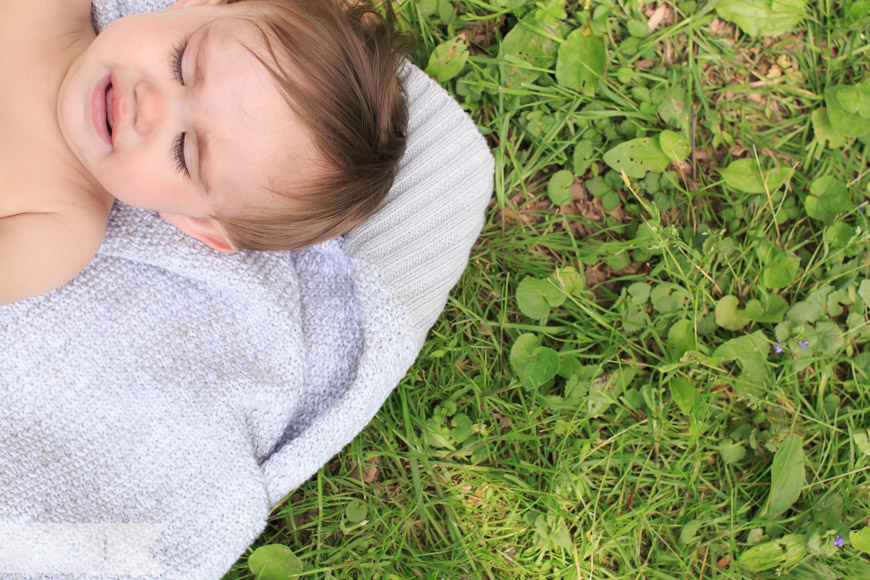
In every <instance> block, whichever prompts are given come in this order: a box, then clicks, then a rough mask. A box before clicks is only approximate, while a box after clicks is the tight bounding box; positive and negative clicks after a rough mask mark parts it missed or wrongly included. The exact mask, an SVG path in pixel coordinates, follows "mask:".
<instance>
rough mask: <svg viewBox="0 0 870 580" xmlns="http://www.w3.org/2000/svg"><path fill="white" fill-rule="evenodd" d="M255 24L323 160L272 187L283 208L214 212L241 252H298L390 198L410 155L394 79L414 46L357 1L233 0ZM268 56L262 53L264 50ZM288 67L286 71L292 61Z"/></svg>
mask: <svg viewBox="0 0 870 580" xmlns="http://www.w3.org/2000/svg"><path fill="white" fill-rule="evenodd" d="M227 3H228V4H243V5H244V8H246V10H245V15H244V16H240V18H242V19H244V20H247V21H249V22H250V23H252V24H253V25H255V26H256V27H257V29H258V30H259V32H260V33H261V35H262V38H263V40H264V42H265V45H266V49H267V51H268V54H267V55H264V54H258V53H257V51H255V50H254V49H251V48H249V50H251V52H252V54H254V56H255V57H256V58H257V59H258V60H259V61H260V62H261V63H262V64H263V65H264V66H265V67H266V69H267V70H268V71H269V72H270V74H271V75H272V77H273V78H274V80H275V83H276V85H277V87H278V89H279V91H280V92H281V94H282V96H283V97H284V99H285V100H286V101H287V104H288V105H289V106H290V107H291V108H292V109H293V111H294V112H295V113H296V115H297V116H298V117H299V118H301V119H302V122H303V123H304V124H305V126H306V129H307V130H308V131H309V132H310V134H311V135H312V138H313V140H314V143H315V145H316V147H317V150H318V154H319V158H320V159H319V162H320V165H321V166H320V167H318V169H319V170H320V171H319V172H318V177H317V178H315V179H313V180H307V181H306V182H305V183H298V182H297V183H294V182H292V176H290V177H291V181H290V182H289V183H287V184H281V185H279V184H272V185H271V186H270V187H269V189H270V191H272V192H273V193H275V194H277V195H280V196H283V197H285V198H288V203H287V204H280V207H281V209H279V210H275V209H271V210H253V211H251V212H249V215H242V216H239V215H234V216H221V215H216V216H214V217H215V218H217V219H218V220H219V221H220V223H221V225H222V226H223V228H224V230H225V231H226V233H227V236H228V237H229V238H230V241H231V242H232V243H233V245H234V246H235V247H236V248H238V249H249V250H292V249H298V248H303V247H306V246H310V245H312V244H315V243H318V242H321V241H324V240H327V239H330V238H333V237H336V236H339V235H341V234H343V233H345V232H347V231H348V230H350V229H351V228H353V227H354V226H356V225H357V224H359V223H360V222H362V221H363V220H364V219H365V218H366V217H368V216H369V215H370V214H371V213H372V212H373V211H374V210H375V208H377V206H378V204H380V202H381V201H382V200H383V199H384V198H385V197H386V195H387V193H388V192H389V190H390V187H391V186H392V183H393V178H394V177H395V174H396V170H397V168H398V164H399V160H400V158H401V157H402V154H403V152H404V150H405V143H406V128H407V123H408V109H407V104H406V102H405V99H404V95H403V90H402V86H401V82H400V80H399V78H398V77H397V72H398V68H399V66H400V65H401V63H402V61H403V53H404V52H406V51H407V49H408V47H409V46H410V43H409V42H408V41H407V39H405V38H404V37H400V36H398V35H397V34H396V33H395V32H394V30H393V24H394V22H393V14H392V11H391V9H390V7H389V5H388V4H387V6H386V12H387V18H383V17H381V16H380V15H379V14H378V13H377V12H375V11H374V9H373V8H372V7H371V6H370V5H368V4H366V3H361V2H356V1H353V2H337V1H334V0H228V2H227ZM261 52H262V51H261ZM288 63H289V65H288Z"/></svg>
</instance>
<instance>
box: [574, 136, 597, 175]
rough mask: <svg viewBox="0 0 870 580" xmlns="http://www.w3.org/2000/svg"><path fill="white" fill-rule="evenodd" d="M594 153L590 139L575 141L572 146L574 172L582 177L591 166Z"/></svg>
mask: <svg viewBox="0 0 870 580" xmlns="http://www.w3.org/2000/svg"><path fill="white" fill-rule="evenodd" d="M594 155H595V147H594V145H593V144H592V141H587V140H583V141H580V142H579V143H577V145H575V146H574V156H573V157H572V161H573V164H574V174H575V175H579V176H580V177H583V174H585V173H586V171H587V170H588V169H589V167H591V166H592V160H593V156H594Z"/></svg>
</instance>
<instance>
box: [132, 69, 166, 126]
mask: <svg viewBox="0 0 870 580" xmlns="http://www.w3.org/2000/svg"><path fill="white" fill-rule="evenodd" d="M133 94H134V97H135V99H136V108H135V111H136V113H135V114H136V117H135V119H134V120H133V125H134V127H135V128H136V131H138V132H139V133H141V134H143V135H145V134H148V133H150V132H151V131H152V130H154V128H155V127H156V126H157V124H158V123H159V122H160V120H161V119H162V118H163V116H164V114H165V112H166V105H167V96H166V94H165V93H163V92H162V91H160V90H158V89H157V87H155V86H154V85H152V84H151V83H149V82H147V81H142V82H139V83H137V84H136V86H135V88H134V89H133Z"/></svg>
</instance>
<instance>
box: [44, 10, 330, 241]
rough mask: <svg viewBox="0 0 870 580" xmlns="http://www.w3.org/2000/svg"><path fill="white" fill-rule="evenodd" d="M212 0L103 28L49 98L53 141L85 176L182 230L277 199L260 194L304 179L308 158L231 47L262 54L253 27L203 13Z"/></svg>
mask: <svg viewBox="0 0 870 580" xmlns="http://www.w3.org/2000/svg"><path fill="white" fill-rule="evenodd" d="M216 1H217V0H185V1H184V2H180V3H178V4H176V5H175V6H173V7H171V8H170V9H167V10H164V11H161V12H157V13H151V14H137V15H133V16H129V17H125V18H122V19H120V20H118V21H116V22H114V23H113V24H111V25H110V26H108V27H107V28H106V29H105V30H104V31H103V32H102V33H101V34H99V35H98V36H97V38H96V39H95V40H94V42H93V43H92V44H91V45H90V46H89V47H88V49H87V50H86V51H85V52H84V53H83V54H82V55H81V57H79V58H78V59H77V60H76V61H75V62H74V63H73V65H72V66H71V67H70V69H69V72H68V73H67V75H66V77H65V78H64V81H63V84H62V86H61V90H60V94H59V97H58V121H59V123H60V127H61V131H62V133H63V135H64V138H65V139H66V141H67V144H68V145H69V147H70V149H71V150H72V151H73V153H74V154H75V155H76V157H77V158H78V159H79V160H80V161H81V162H82V164H83V165H84V167H85V168H86V169H87V171H88V172H89V173H90V174H91V175H92V176H93V178H95V179H96V181H97V182H99V184H100V185H101V186H102V187H103V188H104V189H105V190H106V191H107V192H108V193H110V194H111V195H113V196H114V197H115V198H117V199H119V200H121V201H123V202H124V203H127V204H129V205H132V206H136V207H141V208H145V209H153V210H157V211H159V212H161V215H163V216H164V217H165V218H166V219H168V220H169V221H170V222H172V223H175V224H176V225H178V226H179V227H180V228H181V229H183V230H185V231H188V230H186V229H185V227H184V226H183V225H181V224H182V223H184V220H181V219H180V218H183V217H190V218H194V219H205V218H209V217H210V216H212V215H215V214H220V215H240V214H242V213H246V210H247V211H248V212H250V211H251V210H256V209H258V208H269V207H274V206H275V205H276V204H286V203H288V201H287V199H286V198H283V197H280V198H279V197H278V196H275V195H274V194H271V193H270V192H269V191H268V190H267V189H265V187H267V186H269V185H270V183H272V181H271V180H273V179H274V180H276V181H286V180H281V179H280V177H281V176H293V177H294V178H295V179H297V180H301V179H305V178H306V176H311V175H312V165H313V163H314V160H315V159H316V158H317V155H316V151H315V147H314V144H313V141H312V140H311V138H310V136H309V135H308V131H307V129H306V128H304V126H303V125H302V124H301V122H300V121H299V119H298V118H297V117H296V116H295V113H293V111H292V109H291V108H290V107H289V106H288V105H287V103H286V102H285V100H284V98H283V97H282V96H281V94H280V93H279V91H278V89H277V88H276V86H275V84H274V81H273V80H272V77H271V75H270V74H269V72H268V71H267V70H266V69H265V67H263V65H262V64H260V62H259V61H258V60H257V58H256V57H255V56H254V55H253V54H251V53H250V52H249V51H248V50H247V49H246V48H245V47H244V46H243V45H242V44H241V43H242V42H243V43H245V44H246V45H247V46H250V47H251V48H253V49H254V50H255V51H257V54H268V52H267V50H266V49H265V48H264V44H263V41H262V39H261V37H260V36H259V32H258V31H257V30H256V29H255V28H254V26H253V25H251V24H250V23H246V22H244V21H242V20H240V19H238V18H233V16H237V15H239V13H240V12H241V6H243V5H242V4H234V5H227V6H222V5H217V6H215V5H207V4H212V3H214V2H216ZM261 49H262V50H261ZM267 62H268V61H267ZM188 233H192V232H190V231H188ZM193 235H195V236H196V234H193Z"/></svg>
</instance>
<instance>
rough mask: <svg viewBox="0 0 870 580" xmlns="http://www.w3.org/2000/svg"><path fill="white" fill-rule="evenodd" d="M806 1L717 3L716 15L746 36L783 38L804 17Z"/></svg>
mask: <svg viewBox="0 0 870 580" xmlns="http://www.w3.org/2000/svg"><path fill="white" fill-rule="evenodd" d="M805 4H806V2H805V0H720V1H719V2H717V3H716V12H717V13H718V14H719V16H720V17H721V18H723V19H725V20H728V21H730V22H733V23H735V24H736V25H737V26H739V27H740V30H742V31H743V32H745V33H746V34H748V35H749V36H782V35H783V34H786V33H787V32H789V31H791V29H792V28H794V27H795V26H796V25H797V24H798V23H799V22H800V21H801V20H802V19H803V17H804V13H805V10H806V9H805Z"/></svg>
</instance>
